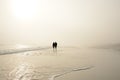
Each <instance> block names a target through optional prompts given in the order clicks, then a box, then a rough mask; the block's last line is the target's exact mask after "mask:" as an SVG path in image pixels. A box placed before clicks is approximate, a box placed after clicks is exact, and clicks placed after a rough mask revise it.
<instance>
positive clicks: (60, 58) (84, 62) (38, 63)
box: [0, 47, 120, 80]
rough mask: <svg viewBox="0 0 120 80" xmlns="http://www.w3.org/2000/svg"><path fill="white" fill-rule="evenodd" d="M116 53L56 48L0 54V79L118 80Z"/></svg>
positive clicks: (118, 64) (118, 65)
mask: <svg viewBox="0 0 120 80" xmlns="http://www.w3.org/2000/svg"><path fill="white" fill-rule="evenodd" d="M119 61H120V55H119V52H118V51H113V50H107V49H92V48H89V49H88V48H87V49H85V48H84V49H83V48H74V47H71V48H70V47H66V48H58V50H57V51H56V50H54V51H53V49H44V50H37V51H28V52H21V53H17V54H8V55H0V80H120V76H119V74H120V69H119V68H120V63H119Z"/></svg>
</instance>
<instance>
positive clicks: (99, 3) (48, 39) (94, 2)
mask: <svg viewBox="0 0 120 80" xmlns="http://www.w3.org/2000/svg"><path fill="white" fill-rule="evenodd" d="M52 41H57V42H58V43H59V44H60V45H77V46H81V45H95V44H111V43H112V44H114V43H120V0H0V44H39V45H50V44H51V43H52Z"/></svg>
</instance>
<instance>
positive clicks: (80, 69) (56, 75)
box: [49, 66, 93, 80]
mask: <svg viewBox="0 0 120 80" xmlns="http://www.w3.org/2000/svg"><path fill="white" fill-rule="evenodd" d="M91 68H93V66H90V67H86V68H75V69H72V70H69V71H67V72H64V73H61V74H55V75H53V76H51V77H50V78H49V80H55V78H57V77H60V76H63V75H65V74H67V73H71V72H75V71H82V70H88V69H91Z"/></svg>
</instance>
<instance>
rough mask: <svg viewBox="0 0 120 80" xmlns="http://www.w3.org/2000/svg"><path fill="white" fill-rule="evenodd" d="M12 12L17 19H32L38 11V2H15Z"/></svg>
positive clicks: (24, 0) (25, 0) (17, 0)
mask: <svg viewBox="0 0 120 80" xmlns="http://www.w3.org/2000/svg"><path fill="white" fill-rule="evenodd" d="M12 10H13V15H14V16H15V17H16V18H23V19H25V18H26V19H29V18H32V17H34V16H35V14H36V11H37V0H13V1H12Z"/></svg>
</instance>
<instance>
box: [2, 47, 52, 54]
mask: <svg viewBox="0 0 120 80" xmlns="http://www.w3.org/2000/svg"><path fill="white" fill-rule="evenodd" d="M46 49H50V47H45V48H41V47H37V48H25V49H15V50H14V49H10V50H1V51H0V55H7V54H15V53H21V52H28V51H37V50H46Z"/></svg>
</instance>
